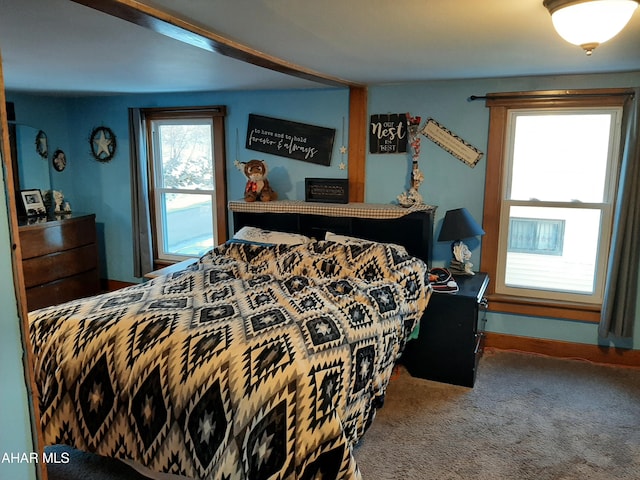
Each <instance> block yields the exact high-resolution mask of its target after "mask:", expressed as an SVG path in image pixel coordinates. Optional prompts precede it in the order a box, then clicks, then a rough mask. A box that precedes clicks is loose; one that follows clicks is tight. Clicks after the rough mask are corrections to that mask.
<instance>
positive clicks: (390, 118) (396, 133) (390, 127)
mask: <svg viewBox="0 0 640 480" xmlns="http://www.w3.org/2000/svg"><path fill="white" fill-rule="evenodd" d="M406 151H407V114H406V113H387V114H380V115H371V120H370V122H369V153H404V152H406Z"/></svg>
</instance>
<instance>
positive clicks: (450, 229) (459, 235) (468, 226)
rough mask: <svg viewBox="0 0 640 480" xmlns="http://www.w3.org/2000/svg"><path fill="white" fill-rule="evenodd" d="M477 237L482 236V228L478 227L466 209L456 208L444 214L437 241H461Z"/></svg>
mask: <svg viewBox="0 0 640 480" xmlns="http://www.w3.org/2000/svg"><path fill="white" fill-rule="evenodd" d="M478 235H484V230H483V229H482V227H481V226H480V225H478V223H477V222H476V221H475V220H474V219H473V217H472V216H471V214H470V213H469V212H468V211H467V209H466V208H457V209H455V210H448V211H447V213H445V214H444V220H443V221H442V228H441V229H440V235H438V241H439V242H444V241H455V240H462V239H463V238H469V237H476V236H478Z"/></svg>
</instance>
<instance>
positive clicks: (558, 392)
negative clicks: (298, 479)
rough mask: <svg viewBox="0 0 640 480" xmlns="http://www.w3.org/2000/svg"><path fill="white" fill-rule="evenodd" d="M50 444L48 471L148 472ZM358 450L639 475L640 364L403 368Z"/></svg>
mask: <svg viewBox="0 0 640 480" xmlns="http://www.w3.org/2000/svg"><path fill="white" fill-rule="evenodd" d="M54 448H55V450H56V451H58V452H62V451H71V455H72V456H71V461H70V462H69V463H67V464H58V465H49V479H50V480H87V479H91V480H125V479H126V480H133V479H142V478H143V477H142V476H140V475H139V474H137V473H135V472H134V471H132V470H131V469H129V468H128V467H126V466H124V465H123V464H121V463H120V462H118V461H114V460H110V459H105V458H101V457H96V456H94V455H88V454H85V453H82V452H78V451H73V450H70V449H68V447H54ZM356 459H357V460H358V463H359V465H360V469H361V471H362V476H363V480H454V479H455V480H458V479H464V480H503V479H504V480H586V479H603V480H605V479H606V480H610V479H615V480H639V479H640V369H624V368H613V367H608V366H602V365H594V364H590V363H587V362H581V361H571V360H558V359H552V358H546V357H537V356H531V355H523V354H518V353H510V352H496V353H491V352H487V353H485V356H484V358H483V359H482V360H481V363H480V369H479V373H478V379H477V381H476V386H475V388H473V389H469V388H464V387H457V386H452V385H446V384H441V383H436V382H430V381H427V380H421V379H417V378H412V377H411V376H410V375H409V374H407V373H406V371H402V372H401V374H400V375H399V376H398V377H397V378H395V379H394V380H393V381H392V383H391V385H390V386H389V389H388V392H387V398H386V402H385V406H384V408H383V409H382V410H380V411H379V412H378V415H377V418H376V420H375V421H374V423H373V426H372V427H371V429H370V430H369V431H368V432H367V433H366V435H365V436H364V439H363V440H362V442H361V444H360V446H359V447H358V448H357V450H356ZM324 480H330V479H324Z"/></svg>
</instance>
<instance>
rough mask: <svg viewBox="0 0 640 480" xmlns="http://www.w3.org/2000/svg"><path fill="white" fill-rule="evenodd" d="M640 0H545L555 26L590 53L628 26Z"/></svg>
mask: <svg viewBox="0 0 640 480" xmlns="http://www.w3.org/2000/svg"><path fill="white" fill-rule="evenodd" d="M639 2H640V0H544V1H543V2H542V4H543V5H544V6H545V7H546V8H547V10H549V13H550V14H551V20H552V21H553V26H554V27H555V29H556V31H557V32H558V34H560V36H561V37H562V38H564V39H565V40H566V41H567V42H569V43H573V44H574V45H579V46H580V47H582V48H583V49H584V51H585V52H586V53H587V55H591V53H593V49H594V48H596V47H597V46H598V45H600V44H601V43H604V42H606V41H607V40H610V39H611V38H613V37H615V36H616V35H617V34H618V33H620V31H621V30H622V29H623V28H624V27H625V25H626V24H627V23H629V20H630V19H631V17H632V16H633V12H634V11H635V10H636V8H637V7H638V3H639Z"/></svg>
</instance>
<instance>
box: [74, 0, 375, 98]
mask: <svg viewBox="0 0 640 480" xmlns="http://www.w3.org/2000/svg"><path fill="white" fill-rule="evenodd" d="M71 1H73V2H75V3H79V4H81V5H85V6H87V7H91V8H93V9H95V10H99V11H101V12H104V13H107V14H109V15H112V16H114V17H117V18H121V19H123V20H126V21H128V22H131V23H134V24H136V25H140V26H142V27H145V28H148V29H150V30H153V31H154V32H157V33H160V34H162V35H165V36H167V37H170V38H173V39H175V40H179V41H181V42H184V43H187V44H189V45H193V46H195V47H198V48H202V49H204V50H208V51H210V52H215V53H218V54H220V55H224V56H227V57H231V58H235V59H236V60H240V61H243V62H246V63H251V64H253V65H257V66H259V67H263V68H267V69H269V70H273V71H275V72H280V73H283V74H286V75H291V76H293V77H298V78H302V79H305V80H310V81H312V82H318V83H320V84H323V85H328V86H332V87H362V86H363V85H360V84H357V83H354V82H350V81H348V80H344V79H341V78H338V77H333V76H331V75H325V74H323V73H320V72H317V71H315V70H312V69H309V68H306V67H303V66H300V65H297V64H295V63H291V62H287V61H286V60H282V59H281V58H277V57H274V56H273V55H269V54H267V53H265V52H261V51H259V50H255V49H253V48H251V47H248V46H246V45H243V44H241V43H238V42H235V41H233V40H230V39H228V38H225V37H223V36H222V35H219V34H217V33H215V32H213V31H211V30H207V29H205V28H203V27H200V26H197V25H193V24H192V23H189V22H187V21H185V20H183V19H181V18H177V17H174V16H172V15H170V14H168V13H166V12H163V11H161V10H158V9H156V8H153V7H150V6H148V5H144V4H142V3H140V2H137V1H135V0H71Z"/></svg>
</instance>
